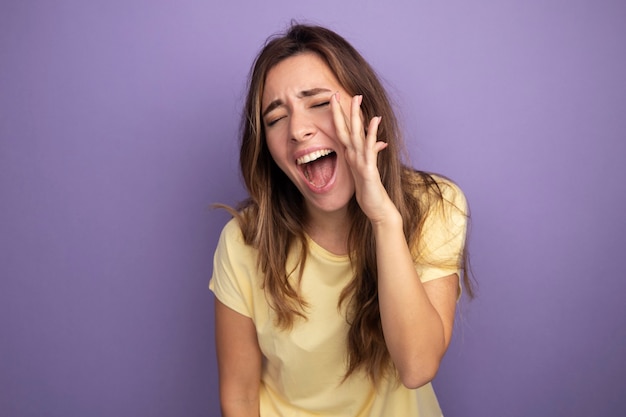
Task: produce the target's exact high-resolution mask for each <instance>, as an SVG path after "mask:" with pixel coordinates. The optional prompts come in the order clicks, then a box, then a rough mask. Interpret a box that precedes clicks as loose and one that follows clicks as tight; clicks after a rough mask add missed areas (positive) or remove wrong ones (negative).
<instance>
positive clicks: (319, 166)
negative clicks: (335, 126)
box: [296, 149, 337, 188]
mask: <svg viewBox="0 0 626 417" xmlns="http://www.w3.org/2000/svg"><path fill="white" fill-rule="evenodd" d="M296 163H297V164H298V167H299V168H300V170H301V171H302V174H303V175H304V178H306V180H307V181H308V182H309V184H311V185H312V186H313V187H315V188H324V187H325V186H326V185H327V184H328V183H329V181H330V180H331V179H332V177H333V175H334V173H335V167H336V163H337V154H336V153H335V151H333V150H331V149H321V150H319V151H315V152H311V153H310V154H307V155H304V156H302V157H300V158H298V160H297V161H296Z"/></svg>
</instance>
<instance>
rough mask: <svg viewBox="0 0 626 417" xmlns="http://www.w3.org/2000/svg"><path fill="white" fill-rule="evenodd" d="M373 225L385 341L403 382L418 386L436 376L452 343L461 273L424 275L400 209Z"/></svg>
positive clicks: (413, 386) (410, 385)
mask: <svg viewBox="0 0 626 417" xmlns="http://www.w3.org/2000/svg"><path fill="white" fill-rule="evenodd" d="M396 213H397V211H396ZM373 228H374V235H375V238H376V255H377V263H378V298H379V305H380V316H381V322H382V326H383V332H384V335H385V342H386V343H387V348H388V349H389V353H390V355H391V358H392V360H393V362H394V364H395V365H396V368H397V369H398V372H399V375H400V379H401V381H402V383H403V384H404V385H405V386H407V387H409V388H417V387H419V386H422V385H424V384H426V383H428V382H430V381H431V380H432V379H433V378H434V377H435V375H436V373H437V370H438V369H439V364H440V362H441V359H442V358H443V355H444V353H445V352H446V349H447V348H448V345H449V343H450V338H451V336H452V328H453V324H454V314H455V308H456V300H457V294H458V288H459V277H458V276H457V275H456V274H452V275H449V276H446V277H442V278H438V279H434V280H432V281H428V282H426V283H422V282H421V281H420V279H419V277H418V276H417V272H416V271H415V266H414V264H413V259H412V257H411V253H410V251H409V248H408V246H407V243H406V240H405V238H404V233H403V231H402V219H400V216H399V214H396V215H395V216H392V215H390V216H389V218H388V221H385V222H379V223H376V224H373Z"/></svg>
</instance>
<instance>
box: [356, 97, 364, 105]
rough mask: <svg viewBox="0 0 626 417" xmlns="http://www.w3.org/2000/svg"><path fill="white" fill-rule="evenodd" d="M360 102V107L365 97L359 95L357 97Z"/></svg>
mask: <svg viewBox="0 0 626 417" xmlns="http://www.w3.org/2000/svg"><path fill="white" fill-rule="evenodd" d="M357 97H358V100H359V106H360V105H361V103H363V96H361V95H359V96H357Z"/></svg>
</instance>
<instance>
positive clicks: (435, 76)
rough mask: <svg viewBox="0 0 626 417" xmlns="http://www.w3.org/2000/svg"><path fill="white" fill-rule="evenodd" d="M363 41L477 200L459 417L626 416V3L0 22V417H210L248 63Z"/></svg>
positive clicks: (232, 5) (8, 10) (19, 14)
mask: <svg viewBox="0 0 626 417" xmlns="http://www.w3.org/2000/svg"><path fill="white" fill-rule="evenodd" d="M292 17H295V18H299V19H307V20H309V21H314V22H319V23H323V24H325V25H329V26H331V27H333V28H335V29H336V30H338V31H339V32H340V33H342V34H344V35H345V36H346V37H347V38H348V39H349V40H351V41H352V42H353V43H354V44H355V45H356V46H357V47H358V48H359V49H360V50H361V51H362V52H363V53H364V55H365V56H366V57H367V58H368V59H369V60H370V61H371V62H372V64H373V65H374V66H375V67H376V68H377V69H378V70H379V72H380V73H381V74H383V76H384V77H385V79H386V80H387V82H388V84H389V86H390V89H391V92H392V94H393V95H394V97H395V99H396V101H397V103H398V105H399V106H400V107H401V108H402V118H403V121H404V125H405V127H406V131H407V137H408V140H409V142H410V143H409V149H410V152H411V155H412V157H413V160H414V162H415V164H416V165H418V166H420V167H422V168H424V169H430V170H435V171H439V172H442V173H445V174H447V175H449V176H451V177H452V178H454V179H456V180H457V181H458V182H459V183H460V185H461V186H462V187H463V188H464V190H465V191H466V193H467V196H468V198H469V201H470V203H471V206H472V210H473V230H472V235H471V249H472V253H473V263H474V271H475V274H476V277H477V279H478V281H479V285H480V287H479V297H478V299H477V300H475V301H474V302H471V303H465V302H464V303H463V304H462V306H461V307H462V312H461V317H460V319H459V321H458V325H457V329H456V335H455V339H454V341H453V344H452V346H451V349H450V351H449V354H448V355H447V357H446V359H445V362H444V364H443V367H442V369H441V371H440V374H439V376H438V378H437V380H436V388H437V390H438V392H439V397H440V401H441V403H442V407H443V409H444V411H445V412H446V413H447V415H448V416H467V417H479V416H480V417H483V416H498V417H503V416H529V415H532V416H560V415H568V416H589V415H593V416H614V415H623V414H624V413H625V412H626V398H625V397H624V396H623V395H622V394H621V390H622V389H623V388H624V386H626V361H625V360H624V357H625V356H626V326H625V325H624V318H625V317H626V303H625V302H624V300H623V294H624V293H626V279H624V278H625V274H624V267H623V259H624V250H625V249H626V221H625V220H624V213H625V211H626V186H625V181H626V168H625V165H626V77H625V74H626V48H624V39H626V24H625V22H626V4H625V3H624V2H621V1H591V0H579V1H569V2H565V1H554V0H543V1H521V0H520V1H507V2H502V1H495V0H494V1H489V0H478V1H473V2H465V1H418V2H416V1H404V2H393V1H389V2H373V1H369V0H365V1H364V0H360V1H339V0H330V1H327V0H319V1H316V2H309V3H307V4H304V3H303V4H302V5H301V4H300V2H293V1H282V0H266V1H264V2H248V3H246V2H241V1H230V2H226V3H224V4H218V3H217V2H208V1H200V0H196V1H191V0H185V1H176V2H174V1H171V2H168V1H163V0H161V1H147V0H146V1H140V0H124V1H121V0H117V1H112V0H109V1H79V0H76V1H69V0H67V1H40V2H36V1H20V0H3V1H2V3H1V4H0V138H1V142H0V193H1V194H0V415H2V416H24V417H26V416H29V417H30V416H46V417H52V416H63V417H67V416H93V417H97V416H164V417H165V416H182V415H184V416H209V415H211V416H217V415H219V409H218V404H217V380H216V365H215V358H214V348H213V331H212V318H211V311H212V298H211V296H210V293H209V291H208V290H207V289H206V286H207V282H208V279H209V276H210V274H211V256H212V251H213V249H214V247H215V244H216V239H217V236H218V233H219V230H220V229H221V227H222V225H223V224H224V222H225V221H226V216H225V215H224V214H223V213H220V212H216V211H211V210H209V209H208V208H207V207H208V206H209V204H210V203H213V202H218V201H219V202H226V203H234V202H235V201H237V200H238V199H239V198H241V197H242V196H243V195H244V194H243V190H242V188H241V185H240V182H239V177H238V172H237V167H236V157H237V156H236V153H237V145H236V141H237V139H236V131H237V122H238V120H237V115H238V112H239V108H240V106H241V101H242V99H241V97H242V93H243V88H244V77H245V75H246V72H247V69H248V66H249V64H250V60H251V59H252V57H253V55H254V53H255V52H256V51H257V49H258V47H259V46H260V44H261V43H262V42H263V40H264V39H265V38H266V36H267V35H269V34H270V33H272V32H274V31H276V30H278V29H281V28H283V27H284V26H285V25H286V23H288V21H289V19H290V18H292Z"/></svg>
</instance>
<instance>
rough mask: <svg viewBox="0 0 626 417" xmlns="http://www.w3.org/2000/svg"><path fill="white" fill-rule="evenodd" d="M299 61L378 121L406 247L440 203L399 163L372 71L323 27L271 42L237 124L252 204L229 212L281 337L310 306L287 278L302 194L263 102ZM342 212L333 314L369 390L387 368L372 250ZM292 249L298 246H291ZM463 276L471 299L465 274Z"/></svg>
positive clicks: (293, 31)
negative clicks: (340, 276) (303, 57)
mask: <svg viewBox="0 0 626 417" xmlns="http://www.w3.org/2000/svg"><path fill="white" fill-rule="evenodd" d="M304 52H312V53H315V54H317V55H318V56H319V57H320V58H322V59H323V60H324V62H325V63H326V64H327V65H328V67H329V68H330V70H331V71H332V72H333V74H334V75H335V77H336V78H337V80H338V81H339V83H340V84H341V85H342V86H343V88H344V89H345V90H346V91H347V92H348V94H350V95H356V94H362V95H363V101H362V105H361V108H362V111H363V117H364V120H370V119H371V118H372V117H374V116H382V122H381V125H380V126H379V130H378V140H381V141H384V142H387V144H388V146H387V148H386V149H385V151H384V152H381V153H380V154H379V156H378V169H379V172H380V176H381V180H382V183H383V185H384V187H385V189H386V190H387V193H388V194H389V197H390V198H391V200H392V201H393V202H394V204H395V205H396V207H397V209H398V210H399V212H400V214H401V215H402V218H403V219H404V234H405V237H406V239H407V243H408V244H409V247H411V248H413V247H416V244H417V243H418V240H419V235H420V231H421V228H422V224H423V220H424V218H425V214H426V212H427V211H428V210H429V208H430V207H433V206H436V205H437V204H435V203H436V201H440V200H441V199H442V193H441V190H440V188H439V186H438V184H437V181H436V180H435V179H434V178H433V177H432V176H431V175H429V174H427V173H425V172H420V171H414V170H412V169H410V168H408V167H407V166H406V165H404V164H403V163H402V158H401V155H403V154H404V149H403V145H402V140H401V136H400V130H399V127H398V123H397V120H396V117H395V115H394V112H393V110H392V105H391V103H390V101H389V98H388V96H387V93H386V91H385V89H384V88H383V86H382V84H381V82H380V81H379V79H378V77H377V76H376V73H375V72H374V70H373V69H372V68H371V67H370V65H369V64H368V63H367V62H366V61H365V59H364V58H363V57H362V56H361V55H360V54H359V53H358V52H357V51H356V50H355V49H354V48H353V47H352V46H351V45H350V44H349V43H348V42H347V41H346V40H345V39H344V38H342V37H341V36H339V35H337V34H336V33H334V32H333V31H331V30H328V29H326V28H323V27H319V26H307V25H301V24H293V25H292V26H291V27H290V28H289V29H288V30H287V32H286V33H284V34H282V35H278V36H275V37H273V38H271V39H269V40H268V42H267V43H266V44H265V47H264V48H263V49H262V50H261V52H260V53H259V55H258V56H257V58H256V60H255V61H254V64H253V66H252V70H251V73H250V76H249V80H248V86H247V87H248V94H247V98H246V102H245V107H244V113H243V116H242V123H241V149H240V168H241V173H242V176H243V179H244V181H245V185H246V187H247V189H248V192H249V198H248V199H247V200H246V201H244V202H243V203H241V204H240V205H239V207H238V208H237V210H236V211H235V210H231V212H232V213H233V214H234V215H235V216H236V217H237V218H238V220H239V223H240V226H241V229H242V233H243V236H244V240H245V242H246V243H247V244H248V245H251V246H253V247H254V248H256V249H257V250H258V260H257V262H258V264H259V265H258V266H259V268H260V270H261V271H262V273H263V281H262V283H261V285H262V286H263V288H264V290H265V293H266V297H267V299H268V302H269V304H270V306H271V307H272V309H273V310H274V312H275V315H276V324H277V325H278V326H279V327H280V328H282V329H285V330H287V329H289V328H290V327H291V326H292V325H293V323H294V320H296V317H301V318H303V319H306V307H307V302H306V300H304V299H303V298H302V297H301V295H300V294H299V291H298V287H297V286H294V285H292V284H291V283H290V281H289V279H288V277H289V276H290V275H292V274H293V273H294V272H295V273H298V274H299V275H298V276H301V274H302V270H303V267H304V264H305V262H306V258H307V241H306V235H305V232H304V229H303V224H304V220H305V219H304V218H303V216H304V213H305V210H304V201H303V197H302V195H301V194H300V192H299V191H298V190H297V188H296V187H295V186H294V185H293V183H292V182H291V181H290V180H289V178H287V176H286V175H285V174H284V173H283V172H282V171H281V170H280V168H279V167H278V166H277V165H276V164H275V162H274V161H273V159H272V157H271V155H270V152H269V149H268V147H267V144H266V141H265V132H264V125H263V122H262V118H261V97H262V94H263V89H264V83H265V78H266V76H267V74H268V72H269V71H270V69H272V68H273V67H274V66H275V65H277V64H278V63H280V62H281V61H283V60H285V59H286V58H289V57H292V56H295V55H298V54H301V53H304ZM425 197H426V198H425ZM348 210H349V214H350V219H351V224H350V229H349V230H350V231H349V237H348V251H349V253H350V260H351V263H352V266H353V270H354V271H355V276H354V278H353V279H352V280H351V281H350V283H349V284H348V285H347V286H346V288H345V289H344V290H343V292H342V294H341V297H340V301H339V304H340V305H339V306H338V308H339V307H340V306H341V304H343V303H346V302H347V303H349V308H348V309H347V312H348V313H347V314H348V317H347V320H348V322H349V324H350V330H349V333H348V340H347V345H348V358H347V362H348V368H347V372H346V377H347V376H349V375H350V374H352V373H353V372H355V371H356V370H357V369H361V368H362V369H363V370H365V372H366V373H367V374H368V375H369V376H370V377H371V378H372V379H373V380H374V381H376V380H378V379H379V378H380V377H382V376H383V374H385V373H386V372H387V371H389V370H390V369H392V367H391V366H390V365H391V360H390V357H389V352H388V351H387V347H386V345H385V340H384V337H383V332H382V325H381V321H380V312H379V306H378V289H377V267H376V251H375V242H374V237H373V234H372V227H371V224H370V222H369V221H368V219H367V217H366V216H365V215H364V213H363V212H362V210H361V209H360V207H359V205H358V203H357V202H356V199H355V198H354V197H353V198H352V199H351V201H350V203H349V206H348ZM298 242H299V243H300V245H296V244H297V243H298ZM295 247H299V248H300V254H299V255H300V257H299V265H298V271H293V270H292V271H287V270H286V261H287V256H288V254H289V252H290V250H292V249H293V248H295ZM463 258H464V259H465V256H463ZM464 267H465V260H464V261H463V265H462V268H463V269H464ZM463 276H464V278H463V279H464V284H465V287H466V289H467V290H466V292H467V293H468V294H469V295H470V296H471V295H472V288H471V285H470V282H469V280H468V277H467V274H466V273H464V274H463Z"/></svg>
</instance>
